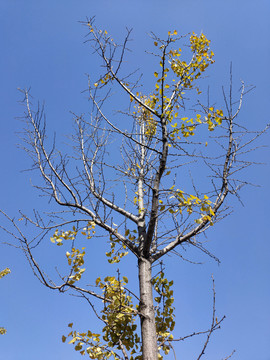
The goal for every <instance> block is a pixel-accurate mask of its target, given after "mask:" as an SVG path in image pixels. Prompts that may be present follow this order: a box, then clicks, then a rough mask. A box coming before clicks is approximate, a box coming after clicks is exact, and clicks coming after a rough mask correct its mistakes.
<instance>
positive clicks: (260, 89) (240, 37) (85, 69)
mask: <svg viewBox="0 0 270 360" xmlns="http://www.w3.org/2000/svg"><path fill="white" fill-rule="evenodd" d="M93 15H96V24H97V25H98V26H99V27H100V28H106V29H107V30H108V32H110V33H111V34H112V36H113V37H114V38H115V39H118V40H121V39H122V38H123V36H124V34H125V27H126V26H127V27H129V28H133V29H134V31H133V36H132V38H133V39H134V41H133V43H132V50H133V55H132V58H131V63H130V66H131V70H132V69H134V68H138V67H140V68H142V70H144V71H146V72H147V71H150V72H153V71H155V69H154V67H153V65H151V62H150V60H149V58H147V57H146V55H145V54H144V52H143V51H144V50H145V49H147V47H148V46H149V44H150V40H149V37H148V35H147V33H149V32H150V31H153V32H155V33H156V34H158V35H160V36H161V37H162V36H164V37H165V36H166V34H167V32H168V30H174V29H177V30H178V32H179V33H183V34H185V33H187V32H190V31H195V32H197V33H199V32H201V31H203V32H204V33H205V34H206V36H207V37H208V38H209V39H211V41H212V42H211V46H212V49H213V51H214V53H215V60H216V63H215V64H214V65H213V66H212V69H211V71H210V72H209V75H210V77H209V83H210V85H211V89H212V90H211V92H212V98H213V97H214V96H216V99H217V101H218V103H219V105H221V106H223V104H222V102H221V86H222V85H225V86H227V87H228V84H229V66H230V62H231V61H232V63H233V76H234V84H235V87H236V89H238V87H239V86H240V80H241V79H243V80H244V81H245V82H246V83H247V84H253V85H256V89H255V90H254V91H253V92H252V93H250V94H249V95H247V96H246V97H245V99H244V105H243V109H242V112H241V119H242V121H243V123H244V124H246V126H247V127H249V128H250V129H252V130H259V129H262V128H264V127H265V125H266V124H267V123H269V122H270V119H269V84H270V78H269V64H270V43H269V39H270V22H269V18H270V3H269V1H268V0H258V1H251V0H248V1H244V0H237V1H235V0H234V1H232V0H227V1H222V0H190V1H182V0H178V1H175V0H172V1H160V0H155V1H153V0H150V1H148V0H145V1H142V0H138V1H136V2H134V1H128V0H126V1H122V0H120V1H118V0H115V1H105V0H100V1H90V0H79V1H78V0H77V1H75V0H65V1H63V0H57V1H51V0H47V1H40V0H24V1H21V0H0V34H1V36H0V48H1V56H0V79H1V81H0V87H1V97H0V162H1V180H0V181H1V186H0V191H1V201H0V207H1V208H2V209H4V210H5V211H6V212H7V213H9V214H10V215H11V216H12V217H13V216H17V211H18V210H19V209H21V210H23V211H24V212H31V211H32V209H33V208H41V207H43V206H45V205H46V201H45V200H44V199H41V198H40V197H38V193H37V191H36V190H34V189H32V188H31V185H30V181H29V179H30V177H32V176H34V175H32V174H30V173H27V172H21V170H23V169H26V168H28V167H29V165H30V161H29V159H28V158H27V155H26V154H25V153H24V152H23V151H21V150H20V149H18V147H17V146H16V144H17V143H18V142H19V139H18V136H17V135H16V134H15V133H16V132H19V131H21V130H22V128H23V124H22V123H21V122H20V121H19V120H17V119H15V118H16V117H18V116H22V114H23V110H24V109H23V107H22V106H21V105H20V104H19V102H18V101H19V100H20V99H21V97H20V94H19V92H18V91H17V88H18V87H20V88H26V87H30V86H31V88H32V95H33V96H34V98H35V99H36V100H40V101H45V102H46V114H47V122H48V130H49V132H50V134H53V131H54V130H55V131H57V133H58V135H59V138H60V139H61V136H62V135H64V134H65V133H67V132H68V131H69V130H71V128H72V124H71V118H72V117H71V115H70V113H69V111H74V112H76V113H79V112H87V111H88V107H87V106H88V103H87V100H86V98H85V95H82V94H81V91H83V90H84V89H85V88H86V87H87V78H86V76H85V74H86V73H90V74H92V73H93V69H97V58H95V57H94V56H93V55H92V53H91V49H90V47H89V45H87V44H84V36H85V34H86V32H85V28H83V27H82V26H81V25H80V24H79V22H78V21H84V20H86V17H87V16H88V17H91V16H93ZM147 59H148V60H147ZM147 61H148V62H147ZM257 144H258V145H267V144H269V134H268V135H266V136H264V137H262V138H261V139H260V140H259V142H258V143H257ZM269 155H270V152H269V148H264V149H259V150H258V151H257V152H256V153H251V154H250V160H251V161H258V162H263V163H265V165H262V166H257V167H253V168H252V169H249V170H247V171H245V173H244V174H243V176H245V178H246V179H247V180H248V181H250V182H253V183H257V184H260V185H261V187H246V188H245V189H243V191H242V194H241V196H242V200H243V202H244V204H245V206H244V207H242V206H241V205H240V204H239V203H238V202H237V201H236V200H235V199H232V204H233V208H234V213H233V214H232V215H231V216H230V217H228V218H226V219H225V220H224V221H223V222H222V223H220V224H218V225H217V226H216V227H215V228H214V229H213V230H212V232H211V233H210V236H209V238H208V239H209V245H208V246H209V247H208V248H209V249H210V250H211V251H212V252H213V253H214V254H215V255H216V256H217V257H219V259H220V260H221V265H220V266H218V265H217V263H216V262H214V261H213V260H211V259H209V258H207V257H206V256H202V255H201V254H199V253H198V252H193V253H192V255H191V257H192V260H195V261H196V260H199V261H203V262H204V263H205V264H204V265H197V266H195V265H191V264H189V263H186V262H182V261H180V260H179V259H178V258H173V257H172V258H169V259H168V260H167V270H168V278H175V280H176V281H175V299H176V300H175V301H176V302H175V304H176V308H177V310H176V313H177V319H176V321H177V327H176V331H175V336H176V337H177V336H182V335H185V334H187V333H189V332H192V331H193V330H202V329H205V328H207V326H208V324H209V323H210V320H211V319H210V316H211V274H214V277H215V281H216V291H217V311H218V314H219V315H220V316H222V315H223V314H225V315H226V316H227V319H226V320H225V322H224V323H223V326H222V329H221V330H219V331H218V332H216V333H215V334H214V335H213V337H212V339H211V344H210V345H209V349H208V352H207V354H206V355H205V357H204V358H205V359H207V360H221V359H223V358H225V357H226V355H228V354H230V352H231V351H232V350H233V349H236V354H235V356H234V359H237V360H270V347H269V339H270V310H269V304H270V285H269V284H270V281H269V274H270V241H269V231H268V228H269V213H270V205H269V203H270V201H269V200H270V190H269V175H270V167H269ZM1 224H2V225H3V226H5V225H7V224H6V223H5V221H4V220H3V219H1ZM1 240H2V241H6V240H7V237H6V236H5V235H4V234H3V233H1ZM51 246H52V245H51V244H50V243H49V240H48V242H47V243H46V245H43V246H42V247H41V249H39V250H37V257H38V258H39V259H40V261H41V262H42V263H43V264H44V265H46V264H48V265H49V266H53V260H55V259H54V255H51ZM48 249H50V250H48ZM94 250H96V248H94V247H93V251H94ZM99 250H100V249H99ZM100 254H101V253H100ZM100 256H102V255H100ZM98 259H99V258H98ZM91 261H92V263H91V266H92V276H93V278H96V277H97V276H99V275H105V274H106V270H107V268H105V267H102V268H100V267H99V268H98V267H97V266H98V264H99V263H100V260H98V261H97V260H96V258H95V257H93V258H92V260H91ZM5 267H10V268H11V270H12V273H11V274H10V275H9V276H7V277H5V278H4V279H2V280H1V281H0V294H1V295H0V325H1V326H5V327H6V328H7V330H8V333H7V335H5V336H1V337H0V360H37V359H38V360H45V359H46V360H47V359H50V360H64V359H65V360H67V359H69V360H76V359H80V358H81V356H80V355H79V354H77V353H76V352H75V351H74V350H73V348H72V346H71V345H67V344H62V343H61V336H62V334H66V333H67V324H68V323H69V322H71V321H74V322H75V323H76V324H77V325H78V326H77V328H78V330H79V329H80V330H85V329H91V330H95V326H96V320H95V318H94V317H93V315H92V314H91V312H90V309H89V308H88V307H87V306H86V304H83V303H82V302H81V301H80V300H79V299H76V298H74V297H69V296H65V295H62V294H57V293H55V292H52V291H50V290H48V289H46V288H44V287H43V286H42V285H41V284H40V283H39V282H38V280H37V279H36V278H35V277H34V276H33V275H32V273H31V269H30V267H29V265H28V264H27V262H26V259H25V257H24V256H23V254H22V253H21V252H20V251H19V250H16V249H13V248H10V247H8V246H4V245H0V268H1V269H4V268H5ZM127 268H128V267H127V266H126V267H125V263H124V270H125V269H126V270H127V271H128V269H127ZM135 279H136V277H134V279H133V280H132V281H135ZM203 340H204V339H201V342H202V341H203ZM198 349H199V343H197V342H193V340H190V341H187V342H186V343H185V344H182V343H179V344H177V346H176V350H177V356H178V357H177V358H178V359H185V360H193V359H195V358H196V355H197V356H198ZM168 359H172V355H170V356H169V357H168Z"/></svg>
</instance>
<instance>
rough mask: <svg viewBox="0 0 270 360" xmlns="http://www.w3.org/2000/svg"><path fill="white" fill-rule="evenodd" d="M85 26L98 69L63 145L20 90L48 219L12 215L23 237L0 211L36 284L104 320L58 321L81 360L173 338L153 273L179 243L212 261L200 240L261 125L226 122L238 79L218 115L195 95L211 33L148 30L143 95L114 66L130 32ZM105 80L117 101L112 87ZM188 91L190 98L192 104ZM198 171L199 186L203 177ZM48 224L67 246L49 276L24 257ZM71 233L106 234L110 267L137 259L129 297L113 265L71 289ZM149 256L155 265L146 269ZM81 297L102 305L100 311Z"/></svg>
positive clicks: (169, 309)
mask: <svg viewBox="0 0 270 360" xmlns="http://www.w3.org/2000/svg"><path fill="white" fill-rule="evenodd" d="M84 25H86V26H87V27H88V29H89V34H88V35H89V41H90V43H91V44H92V46H93V49H94V52H95V54H97V55H98V56H99V57H100V59H101V61H102V73H101V74H100V76H98V77H96V78H95V81H92V78H90V77H89V81H88V90H87V93H88V97H89V100H90V101H91V104H92V111H91V114H90V116H87V117H85V116H83V115H81V114H80V115H76V114H74V123H75V126H76V131H75V134H74V135H73V136H72V137H71V140H72V141H73V149H72V152H71V153H70V152H68V153H67V154H66V155H64V153H63V152H61V151H56V145H55V141H53V144H52V146H51V149H50V150H48V147H49V145H48V144H47V142H48V139H47V137H46V126H45V117H44V110H43V107H38V109H37V110H36V111H34V110H32V105H31V98H30V94H29V91H27V90H25V91H23V94H24V102H25V104H26V117H25V119H26V124H27V128H26V130H25V137H24V140H25V146H24V149H25V150H26V152H27V153H28V154H29V155H30V156H31V158H32V160H33V169H38V171H39V172H40V174H41V177H42V179H43V181H44V183H43V184H38V185H36V187H37V188H38V189H39V190H40V191H41V192H42V193H43V194H44V195H46V196H48V197H49V199H50V200H54V201H55V202H56V204H58V205H59V206H60V207H62V208H63V209H64V210H63V211H60V212H59V213H56V212H54V211H53V212H52V213H51V214H49V216H48V217H46V216H45V215H44V214H42V215H41V214H39V213H38V212H37V211H36V212H35V214H34V217H33V218H31V217H29V216H28V215H26V214H24V213H21V215H20V219H19V220H24V221H25V224H26V225H34V226H35V227H36V228H37V229H38V231H39V232H38V233H37V235H36V236H35V237H33V238H29V237H28V236H26V235H24V233H23V231H22V230H21V227H20V226H19V223H18V222H17V221H16V220H15V219H13V218H11V217H9V216H8V215H7V214H5V213H4V212H2V213H3V214H4V215H5V216H6V217H8V218H9V220H10V222H11V223H12V225H13V227H14V228H15V231H12V232H11V231H9V232H10V233H11V235H12V236H13V237H15V238H16V239H17V240H18V241H19V242H20V246H21V248H22V250H23V251H24V253H25V255H26V256H27V258H28V261H29V263H30V265H31V266H32V269H33V271H34V273H35V275H36V276H37V277H38V278H39V280H40V281H41V283H43V284H44V285H45V286H47V287H48V288H51V289H54V290H59V291H60V292H66V291H73V292H75V293H77V294H78V295H79V296H81V297H83V298H84V299H85V300H86V301H87V302H88V303H89V305H90V306H91V307H92V308H93V311H94V312H95V313H96V315H97V317H98V318H99V319H100V320H101V321H102V322H103V324H104V327H103V337H102V336H101V335H100V334H99V333H93V332H92V331H91V330H88V331H86V332H78V331H76V330H73V324H72V323H70V324H69V327H70V328H71V331H70V333H69V334H68V337H69V338H71V340H70V343H73V344H74V345H75V349H76V350H78V351H80V352H81V354H82V355H84V354H88V355H89V357H90V358H92V359H106V358H109V357H113V358H115V359H130V360H132V359H143V360H150V359H151V360H152V359H158V358H162V352H163V353H164V354H165V355H166V354H168V353H169V351H170V349H172V343H173V341H175V340H176V339H174V338H173V335H172V331H173V328H174V314H173V292H172V289H171V287H172V285H173V282H172V281H168V280H167V279H166V277H165V275H164V265H163V262H162V261H163V260H162V259H163V258H164V257H165V255H167V254H176V255H179V256H180V257H182V254H181V249H183V248H187V247H189V246H193V247H196V248H198V249H200V250H202V251H203V252H205V253H206V254H208V255H210V256H212V257H214V255H213V254H211V253H210V252H209V251H208V250H207V248H206V247H205V245H204V242H203V240H200V239H201V238H202V235H203V234H205V232H206V231H207V230H208V229H209V228H210V227H211V226H213V225H214V224H215V223H217V222H218V221H219V220H221V219H222V218H223V217H224V216H226V215H227V214H228V207H227V205H226V204H225V199H226V198H227V197H228V196H229V195H236V196H238V192H239V190H240V188H241V187H242V186H243V185H245V184H246V181H244V180H242V179H241V178H238V177H237V173H238V172H239V171H240V170H242V169H243V168H245V167H247V166H249V165H251V163H250V162H249V161H248V160H247V159H246V158H245V154H246V153H247V152H248V151H250V145H251V143H252V142H253V141H254V140H255V139H256V138H257V137H258V136H260V135H261V134H262V132H263V131H262V132H255V133H252V132H249V131H247V130H246V129H245V128H244V127H243V126H242V125H240V124H238V123H237V122H236V120H237V117H238V114H239V112H240V109H241V106H242V100H243V96H244V94H245V86H244V83H242V86H241V90H240V98H239V101H238V103H237V105H235V103H234V101H233V98H232V81H231V84H230V92H229V96H226V94H225V91H223V95H224V101H225V107H226V112H227V114H226V115H224V113H225V111H224V112H223V110H222V109H220V108H217V107H215V106H214V105H212V103H210V99H208V103H207V105H204V104H203V102H202V101H201V100H200V94H201V88H200V87H199V85H198V81H199V79H200V78H202V76H203V74H204V72H205V71H206V69H207V68H208V66H209V65H211V64H212V63H213V62H214V60H213V57H214V53H213V52H212V51H211V49H210V41H209V40H208V39H207V38H206V36H205V35H204V34H200V35H196V34H194V33H192V34H189V35H187V36H178V34H177V31H176V30H175V31H173V32H169V33H168V37H167V39H165V40H163V39H160V38H159V37H157V36H156V35H155V34H152V35H151V36H152V38H153V42H154V50H153V52H152V54H153V55H154V59H155V60H154V64H155V65H157V67H156V68H155V70H156V71H154V73H153V78H154V79H155V83H154V86H153V88H152V89H151V90H150V91H148V90H147V89H145V88H146V86H145V87H143V86H142V80H141V77H140V76H138V75H137V72H131V73H128V74H125V73H124V58H125V54H126V51H127V50H128V48H127V46H128V42H129V38H130V31H129V30H128V31H127V35H126V37H125V40H124V42H123V44H122V45H117V44H116V43H115V41H114V40H113V39H112V38H111V37H110V36H109V35H108V33H107V31H102V30H98V29H97V28H96V27H95V25H94V19H90V20H89V22H87V23H86V24H84ZM187 39H188V40H187ZM179 41H183V42H187V41H188V42H189V44H188V47H189V50H190V59H189V61H185V60H183V58H184V57H186V56H188V55H187V54H184V55H182V50H181V49H180V48H179V47H178V45H177V43H178V42H179ZM156 59H158V61H157V62H156ZM114 88H116V89H117V90H121V91H122V92H123V95H124V96H125V97H124V98H123V99H122V98H121V97H120V95H119V94H118V93H117V94H116V95H115V94H113V92H112V90H113V89H114ZM194 93H195V94H197V96H198V99H199V100H197V101H196V102H195V100H194V95H193V94H194ZM187 94H189V96H187ZM120 99H121V101H120ZM116 101H119V102H120V106H121V108H122V109H123V110H121V111H120V110H118V112H117V119H115V117H114V119H112V117H113V116H112V117H109V115H108V113H109V109H110V108H112V107H113V108H115V102H116ZM122 102H123V103H124V104H122ZM191 105H192V106H193V107H192V108H191V109H190V110H187V109H189V108H190V106H191ZM117 108H118V107H117ZM264 131H265V130H264ZM212 134H214V135H212ZM193 138H194V139H195V140H192V139H193ZM115 144H117V146H116V145H115ZM119 144H120V145H119ZM208 144H209V145H208ZM214 144H216V147H215V148H214V150H213V145H214ZM112 154H113V155H114V156H111V155H112ZM194 163H196V166H197V167H198V166H199V168H200V176H199V179H198V180H196V181H195V179H194V175H195V174H194V175H192V176H190V182H189V181H188V174H189V171H191V170H192V164H194ZM206 170H207V171H208V172H207V175H208V176H210V181H208V182H207V181H206V180H205V179H204V180H203V181H202V178H205V177H206ZM115 183H116V184H117V187H118V189H116V190H115ZM198 183H200V185H201V186H200V187H198ZM120 187H121V191H119V188H120ZM117 224H118V225H117ZM53 231H54V233H53V234H52V236H51V241H52V242H53V243H55V244H56V245H58V246H61V245H64V244H65V246H68V245H67V244H68V242H71V246H70V250H69V251H67V252H66V258H67V263H68V266H69V268H68V270H67V271H66V272H65V273H64V275H63V273H62V272H59V274H58V275H59V278H60V283H58V281H57V280H54V279H51V278H49V277H48V276H47V275H46V274H45V272H44V270H43V269H42V267H41V265H40V264H39V262H38V261H37V260H36V259H35V257H34V254H33V251H34V248H35V247H36V246H37V245H38V244H39V243H40V241H41V240H43V239H45V238H46V237H47V235H48V234H49V233H50V232H53ZM78 234H81V235H83V236H85V237H87V238H91V237H97V238H100V237H105V241H108V240H109V244H110V250H109V251H108V252H107V253H106V255H107V257H108V261H109V262H110V263H112V264H113V263H118V262H119V261H120V260H121V258H123V257H125V256H127V255H128V254H131V255H133V256H135V257H136V258H137V262H138V276H139V295H138V296H136V295H135V294H134V292H131V290H129V289H128V288H127V283H128V279H127V277H125V276H123V277H122V278H121V275H120V272H118V275H117V276H107V277H105V279H104V280H102V279H101V278H100V277H98V278H97V279H96V282H95V286H96V290H95V291H93V290H89V288H88V287H87V286H83V285H81V284H82V281H83V279H84V278H83V273H84V272H85V268H84V267H83V265H84V256H85V254H86V252H87V247H85V248H82V249H81V250H80V249H79V248H77V246H76V243H77V241H78V240H77V237H78ZM157 263H160V266H161V270H160V272H159V273H158V274H157V275H153V273H152V268H153V265H154V264H157ZM153 290H154V291H155V292H156V293H157V296H154V295H153ZM92 297H93V298H96V299H99V300H101V301H102V302H103V308H102V309H101V310H100V312H97V311H96V307H95V305H94V304H93V303H92V300H91V299H92ZM213 300H214V301H213V317H212V323H211V327H210V329H209V330H207V331H205V333H206V334H207V338H206V341H205V343H204V344H203V347H202V351H201V353H200V354H199V355H198V356H197V359H200V358H201V357H202V356H203V354H204V353H205V350H206V347H207V345H208V342H209V339H210V336H211V334H212V333H213V331H214V330H216V329H217V328H219V325H220V323H221V321H222V320H223V318H222V319H220V320H216V317H215V290H214V287H213ZM135 302H137V306H136V305H134V303H135ZM138 317H139V319H140V327H141V334H140V335H139V334H138V333H137V323H136V321H137V320H136V319H137V318H138ZM196 334H197V333H193V334H190V335H188V336H186V337H190V336H194V335H196ZM184 338H185V337H183V338H181V340H182V339H184ZM178 340H179V339H178ZM63 341H66V337H65V336H63Z"/></svg>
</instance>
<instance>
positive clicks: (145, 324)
mask: <svg viewBox="0 0 270 360" xmlns="http://www.w3.org/2000/svg"><path fill="white" fill-rule="evenodd" d="M138 266H139V284H140V314H141V337H142V358H143V360H156V359H158V349H157V337H156V323H155V310H154V303H153V293H152V283H151V278H152V271H151V262H150V261H149V260H147V259H143V258H140V259H139V260H138Z"/></svg>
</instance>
